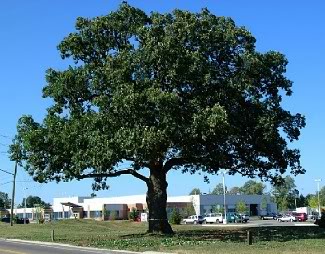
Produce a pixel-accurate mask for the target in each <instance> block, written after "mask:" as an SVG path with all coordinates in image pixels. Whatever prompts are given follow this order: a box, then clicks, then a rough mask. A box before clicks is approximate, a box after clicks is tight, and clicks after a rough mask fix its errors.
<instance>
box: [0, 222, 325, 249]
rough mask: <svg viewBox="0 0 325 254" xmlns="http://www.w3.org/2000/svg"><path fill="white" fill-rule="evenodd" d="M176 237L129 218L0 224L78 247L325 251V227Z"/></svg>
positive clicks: (8, 232) (189, 232)
mask: <svg viewBox="0 0 325 254" xmlns="http://www.w3.org/2000/svg"><path fill="white" fill-rule="evenodd" d="M173 228H174V230H175V231H176V234H175V235H174V236H157V235H150V234H146V233H145V232H146V229H147V224H146V223H136V222H129V221H109V222H103V221H92V220H65V221H57V222H52V223H48V224H40V225H38V224H29V225H14V226H13V227H10V225H8V224H5V223H0V237H1V238H17V239H25V240H37V241H51V231H52V230H53V229H54V231H55V241H56V242H61V243H70V244H73V245H79V246H92V247H100V248H108V249H125V250H133V251H147V250H156V251H166V252H173V253H183V254H185V253H189V254H194V253H202V254H203V253H211V254H212V253H236V254H240V253H260V254H264V253H266V254H268V253H270V254H271V253H272V254H273V253H308V254H310V253H325V231H324V230H322V229H320V228H319V227H307V226H306V227H304V226H300V227H290V226H282V227H268V228H250V229H249V230H250V231H251V232H252V233H253V236H254V243H253V245H251V246H249V245H247V243H246V234H247V230H248V228H240V227H236V228H222V227H216V228H212V227H194V226H189V225H179V226H173Z"/></svg>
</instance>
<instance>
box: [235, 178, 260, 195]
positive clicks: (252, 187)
mask: <svg viewBox="0 0 325 254" xmlns="http://www.w3.org/2000/svg"><path fill="white" fill-rule="evenodd" d="M264 189H265V185H264V184H263V183H261V182H256V181H253V180H249V181H247V182H245V183H244V185H243V186H242V187H241V188H240V190H241V193H243V194H247V195H254V194H257V195H262V194H263V192H264Z"/></svg>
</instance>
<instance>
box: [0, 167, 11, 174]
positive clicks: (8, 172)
mask: <svg viewBox="0 0 325 254" xmlns="http://www.w3.org/2000/svg"><path fill="white" fill-rule="evenodd" d="M0 171H2V172H5V173H7V174H10V175H14V174H13V173H10V172H8V171H7V170H3V169H1V168H0Z"/></svg>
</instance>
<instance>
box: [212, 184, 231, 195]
mask: <svg viewBox="0 0 325 254" xmlns="http://www.w3.org/2000/svg"><path fill="white" fill-rule="evenodd" d="M225 190H226V192H227V186H225ZM211 194H213V195H223V184H222V183H218V184H217V185H216V187H214V189H213V190H212V192H211Z"/></svg>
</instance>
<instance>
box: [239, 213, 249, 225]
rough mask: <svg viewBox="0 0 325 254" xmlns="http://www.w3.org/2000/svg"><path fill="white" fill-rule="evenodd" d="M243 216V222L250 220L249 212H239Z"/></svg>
mask: <svg viewBox="0 0 325 254" xmlns="http://www.w3.org/2000/svg"><path fill="white" fill-rule="evenodd" d="M238 215H239V216H240V217H241V220H242V222H245V223H246V222H248V221H249V215H248V214H244V213H240V214H238Z"/></svg>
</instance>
